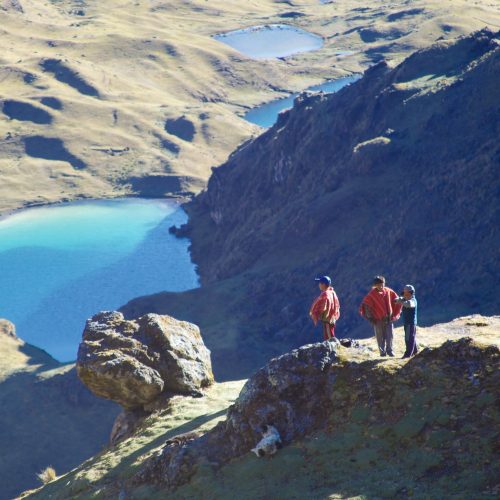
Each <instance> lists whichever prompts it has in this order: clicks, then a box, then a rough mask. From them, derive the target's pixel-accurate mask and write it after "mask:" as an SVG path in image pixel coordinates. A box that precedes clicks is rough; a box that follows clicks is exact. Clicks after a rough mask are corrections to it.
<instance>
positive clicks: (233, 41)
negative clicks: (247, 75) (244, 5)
mask: <svg viewBox="0 0 500 500" xmlns="http://www.w3.org/2000/svg"><path fill="white" fill-rule="evenodd" d="M214 38H215V39H216V40H218V41H219V42H223V43H225V44H227V45H229V46H231V47H233V49H236V50H237V51H239V52H241V53H242V54H245V55H247V56H249V57H253V58H255V59H272V58H277V57H287V56H291V55H292V54H297V53H299V52H307V51H310V50H317V49H320V48H321V47H322V46H323V38H321V37H320V36H318V35H315V34H313V33H309V32H307V31H304V30H302V29H300V28H296V27H294V26H289V25H288V24H268V25H265V26H254V27H252V28H245V29H241V30H236V31H230V32H228V33H221V34H218V35H215V36H214Z"/></svg>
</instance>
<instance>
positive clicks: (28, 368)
mask: <svg viewBox="0 0 500 500" xmlns="http://www.w3.org/2000/svg"><path fill="white" fill-rule="evenodd" d="M0 326H1V325H0ZM0 330H1V329H0ZM117 414H118V406H117V405H115V404H114V403H111V402H109V401H104V400H101V399H98V398H96V397H95V396H94V395H93V394H91V393H90V391H88V390H87V388H86V387H84V386H83V385H82V383H81V382H80V381H79V380H78V378H77V376H76V371H75V369H74V365H73V364H61V363H58V362H57V361H55V360H54V359H53V358H51V357H50V356H49V355H48V354H47V353H46V352H45V351H42V350H41V349H38V348H36V347H34V346H31V345H30V344H26V343H25V342H23V341H22V340H21V339H19V338H17V337H15V336H11V335H7V334H6V333H5V332H1V331H0V443H1V446H2V453H1V454H0V499H2V500H7V499H11V498H13V497H14V496H15V495H16V494H18V493H19V492H20V491H21V490H22V489H23V488H26V486H27V485H30V486H31V487H34V486H36V485H37V484H39V481H38V480H37V477H36V474H37V473H38V472H40V471H41V470H42V469H44V468H45V467H47V466H49V465H52V466H53V467H54V468H55V469H56V471H59V473H61V472H63V471H68V470H69V469H71V468H72V467H74V466H76V465H77V464H79V463H80V462H81V461H82V460H85V459H86V458H88V457H89V456H92V455H93V454H95V453H96V452H98V451H99V450H100V449H101V447H102V446H104V445H105V444H106V443H107V441H108V436H109V433H110V429H111V426H112V423H113V420H114V418H115V416H116V415H117ZM7 450H8V452H7Z"/></svg>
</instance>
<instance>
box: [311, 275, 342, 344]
mask: <svg viewBox="0 0 500 500" xmlns="http://www.w3.org/2000/svg"><path fill="white" fill-rule="evenodd" d="M315 281H316V282H317V283H318V286H319V289H320V290H321V293H320V295H319V297H318V298H317V299H316V300H315V301H314V302H313V303H312V306H311V309H310V311H309V316H310V317H311V319H312V321H313V323H314V326H316V325H317V324H318V322H321V324H322V328H323V340H332V339H334V338H335V324H336V323H337V320H338V319H339V317H340V303H339V299H338V297H337V294H336V293H335V290H334V289H333V287H332V280H331V279H330V277H329V276H319V277H318V278H316V279H315Z"/></svg>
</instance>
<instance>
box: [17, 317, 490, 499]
mask: <svg viewBox="0 0 500 500" xmlns="http://www.w3.org/2000/svg"><path fill="white" fill-rule="evenodd" d="M499 326H500V317H498V316H497V317H489V318H488V317H481V316H469V317H464V318H459V319H457V320H455V321H452V322H450V323H447V324H439V325H435V326H433V327H430V328H425V329H421V330H420V333H419V335H420V338H419V341H420V347H421V348H422V349H421V352H420V353H419V354H418V356H416V357H414V358H411V359H409V360H408V359H405V360H401V359H387V358H386V359H384V360H381V359H374V356H377V354H376V353H377V348H376V344H375V340H374V339H370V340H366V341H361V342H360V346H359V347H357V348H343V347H338V348H336V349H332V348H331V347H330V346H329V345H328V344H327V343H322V344H314V345H308V346H305V347H304V348H302V349H300V350H298V351H293V352H291V353H288V354H286V355H284V356H282V357H280V358H277V359H273V360H270V361H269V362H268V363H266V366H264V367H263V368H262V369H260V370H259V371H258V372H257V373H256V374H255V375H254V377H252V378H251V379H250V380H248V381H247V382H246V383H245V385H243V381H233V382H225V383H218V384H215V385H214V386H212V387H210V388H209V389H208V390H207V393H206V395H205V396H204V397H203V398H192V397H179V396H176V397H174V398H173V399H172V400H171V401H170V403H169V404H168V405H167V407H165V408H162V409H158V410H157V411H155V412H154V413H153V414H151V415H149V416H147V417H146V418H145V419H144V421H143V422H142V424H141V425H139V427H138V428H137V430H136V431H135V432H134V434H133V435H132V436H131V437H129V438H127V439H126V440H124V441H123V442H121V443H119V444H118V445H116V446H115V447H113V448H108V449H106V450H103V452H102V453H100V454H98V455H96V456H95V457H93V458H91V459H90V460H88V461H86V462H85V463H83V464H81V465H80V466H78V467H76V468H75V469H74V470H72V471H71V472H69V473H68V474H65V475H63V476H61V477H59V478H57V479H56V480H55V481H52V482H50V483H48V484H47V485H46V486H45V487H43V488H41V489H39V490H37V491H31V492H26V493H25V494H24V495H23V496H22V497H23V498H30V499H52V500H66V499H68V498H94V497H97V498H102V499H108V498H109V499H116V498H133V499H148V500H149V499H164V498H168V499H172V500H174V499H175V500H177V499H179V500H181V499H182V500H186V499H193V500H194V499H196V500H214V499H229V498H238V499H242V500H264V499H268V498H277V499H285V498H286V499H301V498H308V499H313V500H320V499H326V498H330V499H338V500H340V499H352V500H354V499H359V498H398V499H399V498H401V499H402V498H413V499H415V500H442V499H443V498H453V499H455V498H456V499H462V498H463V499H469V498H481V499H485V500H493V499H494V498H497V497H498V479H497V478H498V460H495V459H496V457H497V455H498V446H497V444H498V443H496V442H495V436H496V434H497V433H498V423H499V419H500V417H499V414H498V402H499V393H498V386H499V383H500V381H499V376H500V370H499V339H500V337H499ZM396 338H397V341H396V343H397V348H398V349H401V348H402V345H401V344H402V343H403V341H402V332H401V331H400V330H398V332H397V336H396ZM240 390H241V392H240ZM239 392H240V394H239V396H238V393H239ZM269 422H273V424H274V425H275V426H276V428H277V429H278V431H279V433H280V435H281V438H282V440H283V443H284V446H283V448H282V449H279V450H278V451H277V453H276V455H274V456H273V457H271V458H270V457H264V458H257V457H256V456H255V455H254V454H253V453H252V452H251V451H250V450H251V448H252V447H254V446H255V444H256V443H257V442H258V441H259V440H260V438H261V435H260V431H259V430H260V427H261V426H262V425H263V424H268V423H269ZM190 431H195V432H196V433H198V435H201V436H200V437H198V438H196V439H194V440H191V441H190V440H188V441H187V442H185V443H184V444H183V442H182V436H183V435H184V436H185V434H186V433H188V432H190ZM176 436H180V437H179V438H177V439H176V438H175V437H176ZM176 442H177V443H180V444H178V445H176Z"/></svg>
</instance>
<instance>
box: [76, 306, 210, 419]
mask: <svg viewBox="0 0 500 500" xmlns="http://www.w3.org/2000/svg"><path fill="white" fill-rule="evenodd" d="M76 366H77V371H78V376H79V377H80V379H81V380H82V382H83V383H84V384H85V385H86V386H87V387H88V388H89V389H90V390H91V391H92V392H93V393H94V394H96V395H97V396H101V397H103V398H106V399H111V400H113V401H116V402H117V403H119V404H120V405H121V406H123V407H124V408H125V409H126V410H136V409H140V408H143V407H144V406H146V405H148V404H149V403H151V402H152V401H154V400H155V399H156V398H158V396H160V395H165V394H191V395H192V394H199V393H200V390H201V389H202V388H203V387H206V386H208V385H210V384H211V383H213V380H214V379H213V374H212V365H211V361H210V351H209V350H208V349H207V348H206V347H205V344H204V343H203V339H202V337H201V335H200V331H199V329H198V327H197V326H196V325H193V324H191V323H187V322H184V321H178V320H176V319H175V318H172V317H170V316H160V315H158V314H146V315H145V316H142V317H140V318H138V319H135V320H125V319H124V317H123V314H121V313H119V312H108V311H106V312H101V313H99V314H96V315H95V316H93V317H92V318H91V319H89V320H88V321H87V324H86V326H85V330H84V332H83V338H82V342H81V344H80V347H79V349H78V360H77V365H76Z"/></svg>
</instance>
